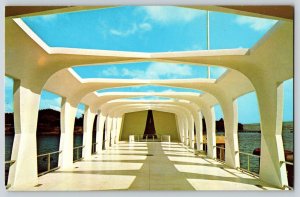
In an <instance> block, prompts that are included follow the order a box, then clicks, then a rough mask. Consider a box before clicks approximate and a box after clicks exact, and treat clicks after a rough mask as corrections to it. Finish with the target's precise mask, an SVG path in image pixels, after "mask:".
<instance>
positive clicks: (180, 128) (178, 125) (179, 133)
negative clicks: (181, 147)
mask: <svg viewBox="0 0 300 197" xmlns="http://www.w3.org/2000/svg"><path fill="white" fill-rule="evenodd" d="M175 117H176V125H177V132H178V139H179V141H180V142H181V143H182V142H183V140H182V137H183V135H182V126H181V120H180V118H179V116H178V114H176V115H175Z"/></svg>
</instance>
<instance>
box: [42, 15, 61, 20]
mask: <svg viewBox="0 0 300 197" xmlns="http://www.w3.org/2000/svg"><path fill="white" fill-rule="evenodd" d="M56 18H57V15H56V14H49V15H42V16H40V19H42V20H43V21H53V20H55V19H56Z"/></svg>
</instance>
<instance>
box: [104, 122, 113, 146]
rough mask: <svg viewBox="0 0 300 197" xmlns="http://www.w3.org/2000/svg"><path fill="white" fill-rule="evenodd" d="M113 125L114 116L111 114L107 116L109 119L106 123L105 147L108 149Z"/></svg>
mask: <svg viewBox="0 0 300 197" xmlns="http://www.w3.org/2000/svg"><path fill="white" fill-rule="evenodd" d="M111 126H112V118H111V117H110V116H107V121H106V125H105V149H107V148H108V147H109V146H110V140H111Z"/></svg>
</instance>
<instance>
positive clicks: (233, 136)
mask: <svg viewBox="0 0 300 197" xmlns="http://www.w3.org/2000/svg"><path fill="white" fill-rule="evenodd" d="M220 104H221V107H222V110H223V113H224V128H225V163H226V165H228V166H229V167H232V168H238V167H240V156H239V143H238V110H237V100H236V99H235V100H231V99H228V98H227V99H225V98H222V99H221V101H220Z"/></svg>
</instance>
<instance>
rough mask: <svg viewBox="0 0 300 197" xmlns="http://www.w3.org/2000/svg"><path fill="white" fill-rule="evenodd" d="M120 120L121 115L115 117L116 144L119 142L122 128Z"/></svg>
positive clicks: (121, 119)
mask: <svg viewBox="0 0 300 197" xmlns="http://www.w3.org/2000/svg"><path fill="white" fill-rule="evenodd" d="M122 121H123V116H119V117H118V118H117V136H116V144H118V143H119V140H120V135H121V129H122Z"/></svg>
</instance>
